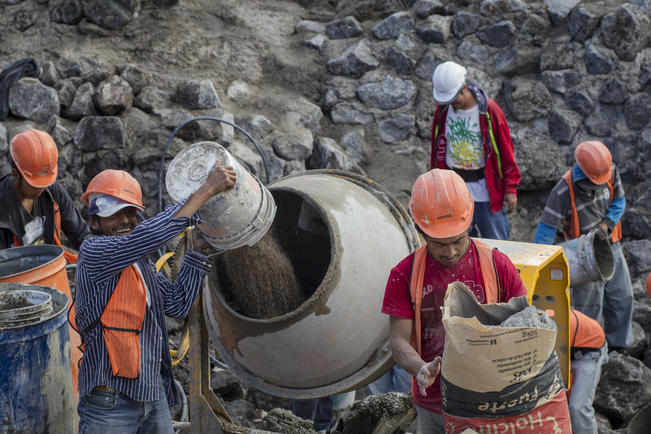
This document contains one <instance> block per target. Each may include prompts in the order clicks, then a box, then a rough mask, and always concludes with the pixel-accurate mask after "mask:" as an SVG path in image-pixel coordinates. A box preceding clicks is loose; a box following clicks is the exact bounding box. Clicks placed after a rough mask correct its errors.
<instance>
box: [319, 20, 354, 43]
mask: <svg viewBox="0 0 651 434" xmlns="http://www.w3.org/2000/svg"><path fill="white" fill-rule="evenodd" d="M325 32H326V34H327V35H328V37H329V38H330V39H346V38H354V37H355V36H358V35H360V34H361V33H362V26H360V25H359V22H358V21H357V20H356V19H355V18H354V17H345V18H342V19H340V20H335V21H332V22H330V23H328V24H327V25H326V26H325Z"/></svg>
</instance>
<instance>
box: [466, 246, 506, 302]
mask: <svg viewBox="0 0 651 434" xmlns="http://www.w3.org/2000/svg"><path fill="white" fill-rule="evenodd" d="M470 241H471V242H472V243H473V244H474V246H475V249H476V250H477V256H479V268H480V270H481V277H482V280H483V281H484V291H485V292H486V303H488V304H494V303H500V302H503V301H504V299H505V298H506V294H505V293H504V292H505V291H504V290H503V288H502V285H501V284H500V281H499V276H498V274H497V266H496V265H495V254H494V252H493V250H495V249H494V248H493V247H491V246H489V245H488V244H485V243H482V242H481V241H478V240H477V239H474V238H471V239H470Z"/></svg>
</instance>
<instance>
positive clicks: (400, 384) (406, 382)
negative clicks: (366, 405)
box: [368, 365, 411, 395]
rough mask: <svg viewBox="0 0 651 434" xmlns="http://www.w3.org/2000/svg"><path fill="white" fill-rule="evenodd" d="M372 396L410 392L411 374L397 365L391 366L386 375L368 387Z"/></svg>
mask: <svg viewBox="0 0 651 434" xmlns="http://www.w3.org/2000/svg"><path fill="white" fill-rule="evenodd" d="M368 388H369V390H370V391H371V393H372V394H373V395H378V394H383V393H389V392H401V393H410V392H411V374H410V373H409V372H407V371H405V370H404V369H402V368H401V367H399V366H398V365H393V367H392V368H391V369H389V370H388V371H387V373H386V374H384V375H383V376H381V377H380V378H378V379H377V380H375V381H374V382H372V383H371V384H369V385H368Z"/></svg>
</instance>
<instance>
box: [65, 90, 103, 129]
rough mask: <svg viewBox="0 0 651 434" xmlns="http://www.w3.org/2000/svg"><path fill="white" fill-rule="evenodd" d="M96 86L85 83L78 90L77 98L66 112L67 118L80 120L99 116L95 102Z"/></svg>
mask: <svg viewBox="0 0 651 434" xmlns="http://www.w3.org/2000/svg"><path fill="white" fill-rule="evenodd" d="M94 94H95V86H93V83H84V84H82V85H81V86H79V87H78V88H77V91H76V92H75V97H74V99H73V100H72V103H70V107H68V110H67V111H66V117H68V118H70V119H74V120H79V119H81V118H83V117H84V116H94V115H96V114H99V113H98V112H97V109H96V108H95V103H94V102H93V95H94Z"/></svg>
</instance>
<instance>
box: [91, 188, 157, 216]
mask: <svg viewBox="0 0 651 434" xmlns="http://www.w3.org/2000/svg"><path fill="white" fill-rule="evenodd" d="M128 206H132V207H134V208H136V209H137V210H138V211H140V212H142V211H144V210H145V209H144V208H142V207H139V206H137V205H134V204H132V203H129V202H126V201H124V200H122V199H118V198H117V197H114V196H110V195H108V194H91V195H90V200H89V205H88V215H96V216H100V217H110V216H112V215H113V214H115V213H116V212H118V211H120V210H121V209H122V208H126V207H128Z"/></svg>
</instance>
